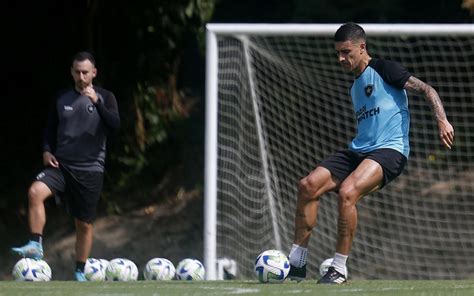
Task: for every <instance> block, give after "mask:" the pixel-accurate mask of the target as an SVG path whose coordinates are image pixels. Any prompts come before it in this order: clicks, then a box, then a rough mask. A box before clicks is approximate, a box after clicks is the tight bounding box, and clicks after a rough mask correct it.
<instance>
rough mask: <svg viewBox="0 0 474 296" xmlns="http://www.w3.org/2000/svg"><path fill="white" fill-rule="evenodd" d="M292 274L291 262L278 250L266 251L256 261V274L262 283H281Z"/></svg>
mask: <svg viewBox="0 0 474 296" xmlns="http://www.w3.org/2000/svg"><path fill="white" fill-rule="evenodd" d="M288 272H290V262H289V260H288V257H286V255H285V254H283V253H282V252H280V251H278V250H266V251H264V252H262V253H261V254H260V255H258V257H257V259H256V260H255V274H256V275H257V278H258V280H259V281H260V282H261V283H281V282H283V281H284V280H285V279H286V277H287V276H288Z"/></svg>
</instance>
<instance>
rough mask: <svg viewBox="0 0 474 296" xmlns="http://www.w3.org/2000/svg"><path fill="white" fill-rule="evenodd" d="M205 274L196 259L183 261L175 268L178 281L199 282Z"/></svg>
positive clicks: (202, 266)
mask: <svg viewBox="0 0 474 296" xmlns="http://www.w3.org/2000/svg"><path fill="white" fill-rule="evenodd" d="M205 274H206V271H205V269H204V265H202V263H201V262H200V261H199V260H197V259H191V258H186V259H183V260H181V261H180V262H179V263H178V266H177V267H176V279H178V280H184V281H199V280H203V279H204V276H205Z"/></svg>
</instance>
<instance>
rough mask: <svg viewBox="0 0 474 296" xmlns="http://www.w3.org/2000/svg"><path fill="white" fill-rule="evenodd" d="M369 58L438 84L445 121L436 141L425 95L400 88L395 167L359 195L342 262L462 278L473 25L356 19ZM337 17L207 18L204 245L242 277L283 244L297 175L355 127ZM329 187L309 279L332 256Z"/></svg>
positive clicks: (352, 268)
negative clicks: (308, 20) (404, 138)
mask: <svg viewBox="0 0 474 296" xmlns="http://www.w3.org/2000/svg"><path fill="white" fill-rule="evenodd" d="M362 26H363V27H364V28H365V30H366V33H367V35H368V41H367V43H368V51H369V53H370V55H371V56H372V57H377V58H385V59H390V60H394V61H397V62H400V63H402V64H403V65H404V66H405V67H406V68H407V69H408V70H409V71H410V72H411V73H413V75H414V76H416V77H418V78H420V79H421V80H423V81H425V82H427V83H429V84H430V85H432V86H433V87H434V88H435V89H436V90H437V91H438V93H439V95H440V97H441V99H442V101H443V103H444V106H445V109H446V113H447V115H448V119H449V120H450V122H451V123H452V124H453V126H454V128H455V147H454V148H453V149H452V150H451V151H448V150H446V149H444V148H443V146H442V145H441V143H440V140H439V137H438V129H437V124H436V122H435V119H434V117H433V112H432V111H431V108H430V106H429V103H428V102H426V101H425V100H424V98H423V97H420V96H417V95H415V94H413V93H409V94H408V95H409V108H410V111H411V129H410V143H411V153H410V157H409V161H408V164H407V167H406V169H405V170H404V172H403V174H402V175H401V176H399V177H398V178H397V179H396V180H395V181H393V182H392V183H390V184H389V185H388V186H386V187H385V188H384V189H383V190H381V191H379V192H376V193H374V194H371V195H369V196H366V197H364V198H363V199H361V201H360V202H359V203H358V206H357V208H358V217H359V222H358V228H357V231H356V236H355V239H354V243H353V246H352V250H351V254H350V256H349V260H348V269H349V276H350V277H351V278H361V279H459V278H466V277H474V185H473V183H474V182H473V181H474V98H473V96H474V28H473V26H472V25H388V24H385V25H375V24H368V25H362ZM338 27H339V25H332V24H331V25H251V24H247V25H235V24H227V25H219V24H210V25H208V36H207V42H208V43H207V46H208V47H207V86H206V87H207V88H206V92H207V93H206V96H207V104H208V105H207V127H206V132H207V139H206V141H207V142H206V143H207V144H206V145H207V146H206V187H205V194H206V200H205V213H206V216H205V254H204V257H205V258H204V260H205V264H206V268H207V269H208V279H213V278H215V271H214V269H215V260H216V259H218V258H222V257H227V258H231V259H233V260H235V261H236V262H237V266H238V271H239V276H240V277H241V278H252V277H253V276H254V271H253V268H254V260H255V258H256V256H257V255H258V254H259V253H260V252H262V251H264V250H266V249H280V250H282V251H283V252H285V253H287V254H288V252H289V250H290V247H291V244H292V240H293V234H294V224H293V223H294V215H295V204H296V198H297V183H298V180H299V179H301V178H302V177H304V176H306V175H307V174H308V173H309V172H310V171H311V170H313V169H314V168H315V166H316V164H317V163H318V162H319V161H321V160H322V159H323V158H325V157H326V156H329V155H330V154H332V153H334V152H336V151H337V150H338V149H342V148H346V147H347V145H348V143H349V142H350V140H351V139H352V138H353V137H354V135H355V124H356V123H355V114H354V110H353V108H352V102H351V99H350V95H349V90H350V87H351V85H352V81H353V77H352V75H351V74H350V73H346V72H345V71H344V70H343V69H342V67H341V66H340V65H339V64H338V62H337V58H336V55H335V51H334V43H333V34H334V32H335V31H336V30H337V28H338ZM337 215H338V212H337V196H336V194H335V193H329V194H326V195H324V196H323V197H322V199H321V205H320V209H319V214H318V224H317V227H316V228H315V229H314V231H313V234H312V237H311V240H310V243H309V254H308V276H307V277H308V278H318V276H319V275H318V268H319V264H320V263H321V262H322V261H323V260H324V259H326V258H330V257H332V256H333V255H334V252H335V245H336V224H337Z"/></svg>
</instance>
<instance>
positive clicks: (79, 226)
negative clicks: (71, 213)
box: [76, 219, 92, 233]
mask: <svg viewBox="0 0 474 296" xmlns="http://www.w3.org/2000/svg"><path fill="white" fill-rule="evenodd" d="M76 231H77V232H81V233H88V232H90V231H92V224H91V223H88V222H84V221H80V220H78V219H76Z"/></svg>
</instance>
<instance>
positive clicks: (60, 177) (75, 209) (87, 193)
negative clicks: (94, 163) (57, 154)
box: [36, 166, 104, 223]
mask: <svg viewBox="0 0 474 296" xmlns="http://www.w3.org/2000/svg"><path fill="white" fill-rule="evenodd" d="M36 181H40V182H43V183H44V184H46V186H48V188H49V189H50V190H51V191H52V192H53V194H54V195H55V198H56V201H59V200H60V201H62V202H64V203H65V205H66V210H67V212H68V213H69V214H70V215H71V216H73V217H74V218H77V219H79V220H81V221H84V222H87V223H91V222H92V221H93V220H94V218H95V215H96V210H97V204H98V202H99V199H100V193H101V192H102V185H103V181H104V173H102V172H96V171H82V170H74V169H71V168H66V167H64V166H60V168H59V169H57V168H53V167H47V168H45V169H44V170H43V171H42V172H41V173H39V174H38V175H37V176H36Z"/></svg>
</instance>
